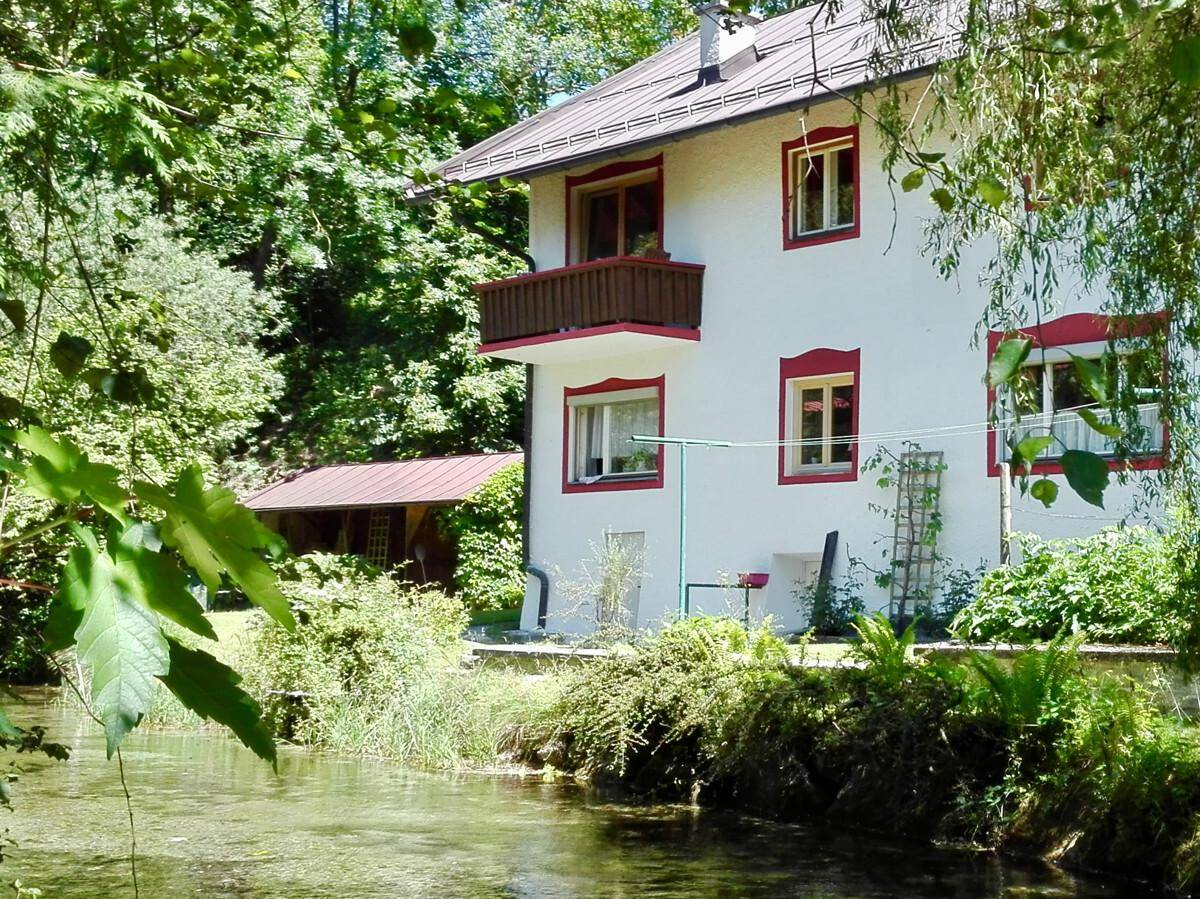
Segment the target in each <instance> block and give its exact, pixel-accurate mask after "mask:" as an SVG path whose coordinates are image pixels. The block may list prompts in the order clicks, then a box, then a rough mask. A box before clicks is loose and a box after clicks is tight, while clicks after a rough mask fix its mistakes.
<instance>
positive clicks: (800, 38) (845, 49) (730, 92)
mask: <svg viewBox="0 0 1200 899" xmlns="http://www.w3.org/2000/svg"><path fill="white" fill-rule="evenodd" d="M824 10H825V6H824V4H817V5H815V6H813V7H807V8H805V7H801V8H800V9H796V10H793V11H791V12H788V13H784V14H783V15H779V16H776V17H774V18H771V19H767V20H766V21H764V22H762V23H760V24H759V25H758V32H757V37H756V46H757V49H758V52H759V54H760V57H761V58H760V59H759V60H758V61H757V62H754V63H752V64H750V65H748V66H746V67H744V68H740V67H739V70H738V71H736V72H735V73H733V74H731V75H730V76H729V77H728V78H727V79H725V80H723V81H715V82H712V83H702V82H701V79H700V77H699V70H700V46H699V41H700V38H699V34H698V33H696V34H692V35H691V36H689V37H686V38H684V39H683V40H680V41H678V42H676V43H674V44H672V45H671V46H669V47H667V48H665V49H663V50H661V51H659V52H658V53H656V54H655V55H653V56H651V57H649V58H648V59H645V60H643V61H642V62H639V63H637V64H636V65H633V66H631V67H629V68H628V69H626V70H624V71H623V72H619V73H618V74H616V75H614V76H612V77H611V78H608V79H606V80H604V81H602V82H600V83H599V84H597V85H596V86H594V87H592V88H589V89H588V90H586V91H583V92H582V93H580V94H578V95H576V96H574V97H572V98H571V99H569V100H566V101H564V102H563V103H561V104H559V105H557V106H554V107H551V108H550V109H547V110H544V111H543V112H540V113H538V114H537V115H535V116H533V117H532V118H529V119H526V120H525V121H524V122H521V123H519V124H517V125H514V126H513V127H511V128H509V129H507V130H506V131H502V132H501V133H499V134H497V135H495V136H493V137H490V138H488V139H487V140H485V141H482V142H480V143H478V144H476V145H475V146H473V147H471V148H470V149H469V150H466V151H464V152H462V153H460V154H458V155H457V156H455V157H454V158H453V159H451V160H449V161H448V162H445V163H442V164H441V165H439V166H437V167H436V168H435V169H434V171H436V172H437V173H438V174H440V175H441V176H442V177H443V178H445V179H446V180H449V181H462V182H472V181H493V180H496V179H498V178H500V177H501V176H505V175H507V176H509V177H520V176H527V175H531V174H534V173H537V172H542V171H547V170H552V169H556V168H562V167H565V166H568V165H572V164H575V163H577V162H580V161H583V160H585V159H590V158H593V157H600V156H607V155H613V154H615V153H617V152H621V151H625V150H631V149H634V148H637V147H643V146H647V145H652V144H656V143H662V142H665V141H666V140H669V139H673V138H677V137H679V136H680V135H682V134H685V133H688V132H694V131H699V130H704V129H707V128H712V127H715V126H717V125H723V124H728V123H730V122H733V121H737V120H741V119H747V118H753V117H755V116H761V115H766V114H769V113H773V112H779V111H780V110H782V109H786V108H789V107H796V106H801V105H807V104H813V103H819V102H822V101H825V100H829V99H833V98H835V97H836V96H837V93H838V92H843V91H847V90H850V89H853V88H854V87H856V86H858V85H861V84H865V83H868V82H870V81H872V80H874V79H875V78H876V77H877V74H876V73H874V72H873V71H872V64H871V63H872V60H871V56H872V52H873V50H874V48H875V45H876V37H875V24H874V22H872V21H870V20H865V19H864V14H863V4H862V0H847V2H846V4H845V6H844V8H843V10H842V11H841V12H840V13H839V14H838V16H837V18H836V19H834V20H833V21H830V20H828V18H827V15H826V13H825V11H824ZM931 31H932V32H934V33H931V34H930V35H929V36H928V38H927V39H925V40H922V41H920V42H918V43H917V44H914V45H913V46H910V47H909V48H908V52H907V53H906V57H907V59H908V62H906V64H905V67H904V70H903V71H902V72H900V73H898V74H899V75H900V76H904V75H911V74H916V73H917V72H919V71H922V70H923V69H926V68H928V67H929V66H931V65H933V64H934V63H936V62H937V61H938V60H939V59H942V58H945V56H946V54H947V51H948V48H949V46H950V44H949V38H948V37H947V36H948V35H950V34H952V33H953V30H952V29H951V27H950V26H949V25H948V24H944V25H943V26H941V27H939V28H936V29H931ZM893 77H894V76H893Z"/></svg>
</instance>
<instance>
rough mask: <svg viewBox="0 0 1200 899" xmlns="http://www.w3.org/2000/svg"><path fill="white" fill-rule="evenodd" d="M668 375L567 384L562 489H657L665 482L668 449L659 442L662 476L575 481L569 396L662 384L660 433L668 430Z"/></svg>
mask: <svg viewBox="0 0 1200 899" xmlns="http://www.w3.org/2000/svg"><path fill="white" fill-rule="evenodd" d="M666 382H667V376H666V375H665V374H664V375H659V376H658V377H657V378H644V379H641V380H628V379H626V378H608V379H607V380H604V381H600V382H599V383H596V384H588V385H586V386H584V387H565V388H563V450H562V489H563V493H607V492H609V491H612V490H656V489H659V488H661V487H662V485H663V460H664V458H665V453H664V452H663V446H662V444H659V446H658V477H656V478H643V479H639V480H631V481H597V482H596V483H595V484H575V483H572V482H571V407H570V406H569V405H568V400H570V399H571V397H573V396H586V395H588V394H592V393H609V392H610V391H614V390H637V389H639V388H642V387H657V388H658V436H659V437H662V436H664V435H665V434H666V431H665V430H664V429H665V428H666V423H667V392H666Z"/></svg>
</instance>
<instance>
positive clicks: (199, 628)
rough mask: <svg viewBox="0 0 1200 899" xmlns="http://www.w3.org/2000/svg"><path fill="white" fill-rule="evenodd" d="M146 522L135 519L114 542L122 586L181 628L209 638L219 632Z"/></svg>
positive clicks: (182, 572)
mask: <svg viewBox="0 0 1200 899" xmlns="http://www.w3.org/2000/svg"><path fill="white" fill-rule="evenodd" d="M147 528H148V526H147V525H146V524H145V523H144V522H137V521H135V522H132V523H131V524H129V525H128V526H127V527H126V528H125V529H124V530H123V531H122V532H121V534H120V535H119V536H118V537H117V539H116V540H115V541H113V542H112V544H111V548H112V555H113V561H114V562H115V564H116V567H117V576H118V578H119V579H120V581H121V585H122V586H123V587H124V588H125V589H126V590H127V591H128V592H129V593H130V595H132V596H134V597H136V598H137V599H138V600H139V601H141V602H142V603H143V604H144V605H146V606H148V607H149V608H151V609H153V610H154V611H156V612H158V613H159V614H160V615H162V616H164V617H166V618H170V619H171V620H172V621H174V622H175V623H176V624H178V625H179V626H181V627H185V628H187V629H188V630H190V631H192V632H193V633H196V634H199V635H200V636H202V637H207V638H208V639H209V640H216V639H217V633H216V631H214V630H213V626H212V624H211V622H209V620H208V619H207V618H205V617H204V612H203V610H202V609H201V608H200V603H199V602H197V601H196V597H195V596H193V595H192V593H191V591H190V590H188V576H187V574H186V573H185V572H184V570H183V569H182V568H180V567H179V563H178V562H176V561H175V559H174V558H172V557H171V556H170V555H168V554H167V553H163V552H159V551H158V549H159V548H160V547H161V546H162V543H161V542H160V541H159V540H158V535H157V533H156V532H155V531H154V529H153V528H152V527H151V528H149V530H147Z"/></svg>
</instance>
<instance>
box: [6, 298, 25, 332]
mask: <svg viewBox="0 0 1200 899" xmlns="http://www.w3.org/2000/svg"><path fill="white" fill-rule="evenodd" d="M0 313H2V314H3V315H4V317H5V318H7V319H8V320H9V323H10V324H12V326H13V330H14V331H24V330H25V326H26V325H27V324H29V313H28V312H27V311H26V309H25V304H24V303H22V302H21V301H20V300H10V299H5V298H4V297H3V296H0Z"/></svg>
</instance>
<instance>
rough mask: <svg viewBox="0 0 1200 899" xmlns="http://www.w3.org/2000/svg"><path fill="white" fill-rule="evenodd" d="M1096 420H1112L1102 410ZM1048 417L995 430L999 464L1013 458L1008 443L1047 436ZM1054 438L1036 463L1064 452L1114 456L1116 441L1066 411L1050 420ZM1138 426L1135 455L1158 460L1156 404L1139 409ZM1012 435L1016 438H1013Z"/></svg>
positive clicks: (1023, 418) (1160, 444)
mask: <svg viewBox="0 0 1200 899" xmlns="http://www.w3.org/2000/svg"><path fill="white" fill-rule="evenodd" d="M1095 412H1096V417H1097V418H1099V419H1100V421H1102V422H1106V423H1107V422H1109V421H1111V420H1112V416H1111V414H1109V413H1108V412H1106V411H1104V410H1103V409H1097V410H1095ZM1050 425H1051V416H1050V415H1049V414H1048V413H1041V414H1038V415H1023V416H1021V420H1020V422H1018V423H1016V424H1015V425H1013V426H1010V428H1007V429H1006V428H1000V429H998V430H997V438H998V439H997V444H998V447H999V451H1000V461H1001V462H1007V461H1009V460H1010V459H1011V457H1012V451H1011V450H1010V449H1009V446H1010V442H1012V441H1013V440H1014V436H1015V440H1016V441H1020V440H1022V439H1024V438H1025V437H1028V436H1031V435H1045V434H1049V433H1050ZM1053 425H1054V436H1055V437H1056V438H1057V439H1056V440H1055V441H1054V442H1053V443H1052V444H1050V446H1048V447H1047V448H1046V449H1045V450H1044V451H1043V452H1042V453H1041V454H1040V455H1039V456H1038V461H1052V460H1054V459H1058V458H1059V457H1061V456H1062V454H1063V453H1064V452H1066V451H1067V450H1072V449H1073V450H1084V451H1086V452H1089V453H1096V455H1099V456H1111V455H1113V454H1114V453H1115V452H1116V443H1117V442H1116V440H1114V439H1113V438H1111V437H1105V436H1104V435H1103V434H1101V433H1100V432H1099V431H1097V430H1096V429H1095V428H1092V427H1091V426H1089V425H1088V423H1087V422H1086V421H1084V420H1083V419H1082V418H1080V417H1079V416H1078V415H1076V414H1075V413H1074V412H1072V411H1069V410H1066V411H1063V412H1059V413H1058V414H1057V415H1055V416H1054V417H1053ZM1138 425H1139V426H1140V427H1141V428H1142V430H1143V439H1142V444H1141V445H1140V446H1139V447H1138V455H1142V456H1157V455H1161V454H1162V451H1163V436H1164V435H1163V425H1162V419H1161V418H1160V417H1159V414H1158V404H1157V403H1146V404H1144V405H1141V406H1138ZM1013 431H1015V435H1014V434H1013Z"/></svg>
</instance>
